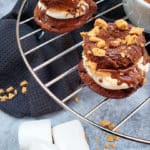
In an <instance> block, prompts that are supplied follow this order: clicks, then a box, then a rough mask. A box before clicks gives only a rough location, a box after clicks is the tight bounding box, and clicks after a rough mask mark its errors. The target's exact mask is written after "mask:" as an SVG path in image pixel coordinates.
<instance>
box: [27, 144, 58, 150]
mask: <svg viewBox="0 0 150 150" xmlns="http://www.w3.org/2000/svg"><path fill="white" fill-rule="evenodd" d="M29 150H59V149H58V148H57V147H56V146H55V145H52V144H48V143H41V142H39V143H37V142H34V143H32V144H31V146H30V147H29Z"/></svg>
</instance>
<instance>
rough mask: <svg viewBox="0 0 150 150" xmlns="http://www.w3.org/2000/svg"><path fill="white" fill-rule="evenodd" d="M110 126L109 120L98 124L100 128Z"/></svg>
mask: <svg viewBox="0 0 150 150" xmlns="http://www.w3.org/2000/svg"><path fill="white" fill-rule="evenodd" d="M110 124H111V122H110V121H109V120H102V121H101V122H100V126H102V127H108V126H109V125H110Z"/></svg>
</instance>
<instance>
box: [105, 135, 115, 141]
mask: <svg viewBox="0 0 150 150" xmlns="http://www.w3.org/2000/svg"><path fill="white" fill-rule="evenodd" d="M106 140H107V142H113V141H114V137H113V136H110V135H109V136H107V137H106Z"/></svg>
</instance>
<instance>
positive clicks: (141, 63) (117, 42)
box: [78, 18, 149, 99]
mask: <svg viewBox="0 0 150 150" xmlns="http://www.w3.org/2000/svg"><path fill="white" fill-rule="evenodd" d="M142 33H143V29H142V28H139V27H134V26H132V25H130V24H128V23H127V22H126V21H124V20H122V19H120V20H116V21H115V22H114V23H107V22H105V21H104V20H102V19H100V18H99V19H97V20H96V21H95V23H94V28H93V29H92V30H91V31H89V32H82V33H81V36H82V38H83V44H82V46H83V53H82V61H81V62H80V64H79V66H78V70H79V75H80V77H81V79H82V81H83V82H84V83H85V84H86V85H88V86H89V87H90V88H91V89H92V90H94V91H95V92H97V93H99V94H101V95H103V96H105V97H109V98H117V99H119V98H124V97H127V96H129V95H130V94H131V93H133V92H134V91H136V90H137V89H139V88H140V87H141V86H143V84H144V83H145V82H146V72H148V70H149V56H148V54H147V51H146V49H145V42H146V41H145V38H144V36H143V34H142Z"/></svg>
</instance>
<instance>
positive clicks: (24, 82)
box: [20, 80, 28, 87]
mask: <svg viewBox="0 0 150 150" xmlns="http://www.w3.org/2000/svg"><path fill="white" fill-rule="evenodd" d="M27 85H28V82H27V81H26V80H23V81H22V82H21V83H20V86H21V87H27Z"/></svg>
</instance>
